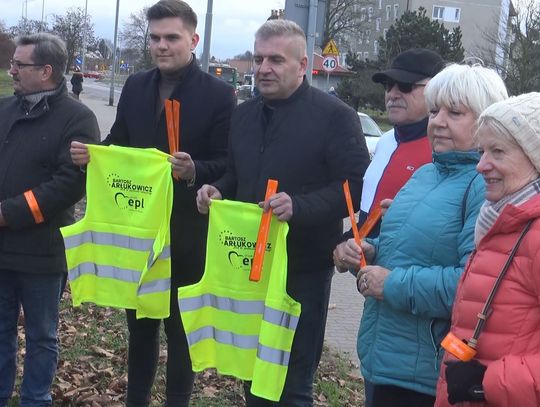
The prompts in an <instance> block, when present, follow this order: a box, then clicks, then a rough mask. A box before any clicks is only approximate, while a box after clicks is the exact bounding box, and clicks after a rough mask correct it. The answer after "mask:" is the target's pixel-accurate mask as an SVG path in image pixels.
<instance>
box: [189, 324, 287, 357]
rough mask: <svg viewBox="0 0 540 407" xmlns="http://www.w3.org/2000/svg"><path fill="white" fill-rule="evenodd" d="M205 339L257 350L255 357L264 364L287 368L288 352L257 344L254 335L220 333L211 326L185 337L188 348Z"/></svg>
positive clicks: (256, 337)
mask: <svg viewBox="0 0 540 407" xmlns="http://www.w3.org/2000/svg"><path fill="white" fill-rule="evenodd" d="M205 339H213V340H215V341H216V342H219V343H222V344H224V345H232V346H234V347H236V348H241V349H248V350H249V349H257V357H258V358H259V359H261V360H264V361H265V362H269V363H274V364H276V365H281V366H288V365H289V359H290V356H291V354H290V352H286V351H283V350H280V349H274V348H270V347H268V346H264V345H262V344H260V343H259V337H258V336H256V335H238V334H235V333H234V332H230V331H222V330H219V329H217V328H215V327H213V326H204V327H202V328H199V329H197V330H196V331H193V332H191V333H190V334H189V335H187V341H188V344H189V346H193V345H195V344H197V343H198V342H201V341H203V340H205Z"/></svg>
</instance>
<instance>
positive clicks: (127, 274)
mask: <svg viewBox="0 0 540 407" xmlns="http://www.w3.org/2000/svg"><path fill="white" fill-rule="evenodd" d="M83 274H93V275H95V276H98V277H103V278H114V279H115V280H120V281H124V282H127V283H139V279H140V278H141V272H140V271H137V270H128V269H121V268H119V267H114V266H104V265H101V264H95V263H81V264H79V265H78V266H77V267H74V268H72V269H71V270H69V273H68V277H69V281H74V280H76V279H77V278H78V277H80V276H82V275H83Z"/></svg>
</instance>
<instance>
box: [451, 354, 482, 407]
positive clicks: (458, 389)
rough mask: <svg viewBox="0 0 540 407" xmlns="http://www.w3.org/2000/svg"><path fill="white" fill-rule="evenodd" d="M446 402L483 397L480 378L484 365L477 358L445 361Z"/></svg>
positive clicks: (453, 402)
mask: <svg viewBox="0 0 540 407" xmlns="http://www.w3.org/2000/svg"><path fill="white" fill-rule="evenodd" d="M445 365H446V372H445V376H446V384H447V387H448V402H449V403H450V404H456V403H459V402H461V401H481V400H485V398H484V389H483V388H482V380H483V379H484V374H485V373H486V369H487V368H486V366H484V365H483V364H481V363H480V362H478V361H477V360H471V361H470V362H445Z"/></svg>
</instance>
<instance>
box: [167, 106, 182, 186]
mask: <svg viewBox="0 0 540 407" xmlns="http://www.w3.org/2000/svg"><path fill="white" fill-rule="evenodd" d="M164 105H165V119H166V123H167V139H168V141H169V153H170V154H171V155H172V154H173V153H174V152H176V151H179V143H180V141H179V138H180V102H179V101H177V100H170V99H165V103H164ZM173 176H174V179H176V180H178V179H180V177H179V176H178V175H177V174H173Z"/></svg>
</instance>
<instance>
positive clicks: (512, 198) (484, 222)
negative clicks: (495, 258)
mask: <svg viewBox="0 0 540 407" xmlns="http://www.w3.org/2000/svg"><path fill="white" fill-rule="evenodd" d="M538 193H540V178H537V179H535V180H534V181H532V182H530V183H529V184H527V185H525V186H524V187H523V188H521V189H520V190H518V191H516V192H514V193H512V194H510V195H507V196H505V197H503V198H501V199H500V200H498V201H497V202H490V201H485V202H484V204H483V205H482V207H481V208H480V213H479V214H478V219H476V226H475V228H474V244H475V245H476V246H478V243H480V240H482V238H483V237H484V236H485V235H486V233H487V232H488V231H489V229H491V227H492V226H493V225H494V224H495V222H496V221H497V218H498V217H499V215H500V214H501V212H502V210H503V209H504V207H505V206H506V205H514V206H519V205H521V204H522V203H524V202H526V201H528V200H529V199H531V198H532V197H533V196H535V195H536V194H538Z"/></svg>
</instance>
